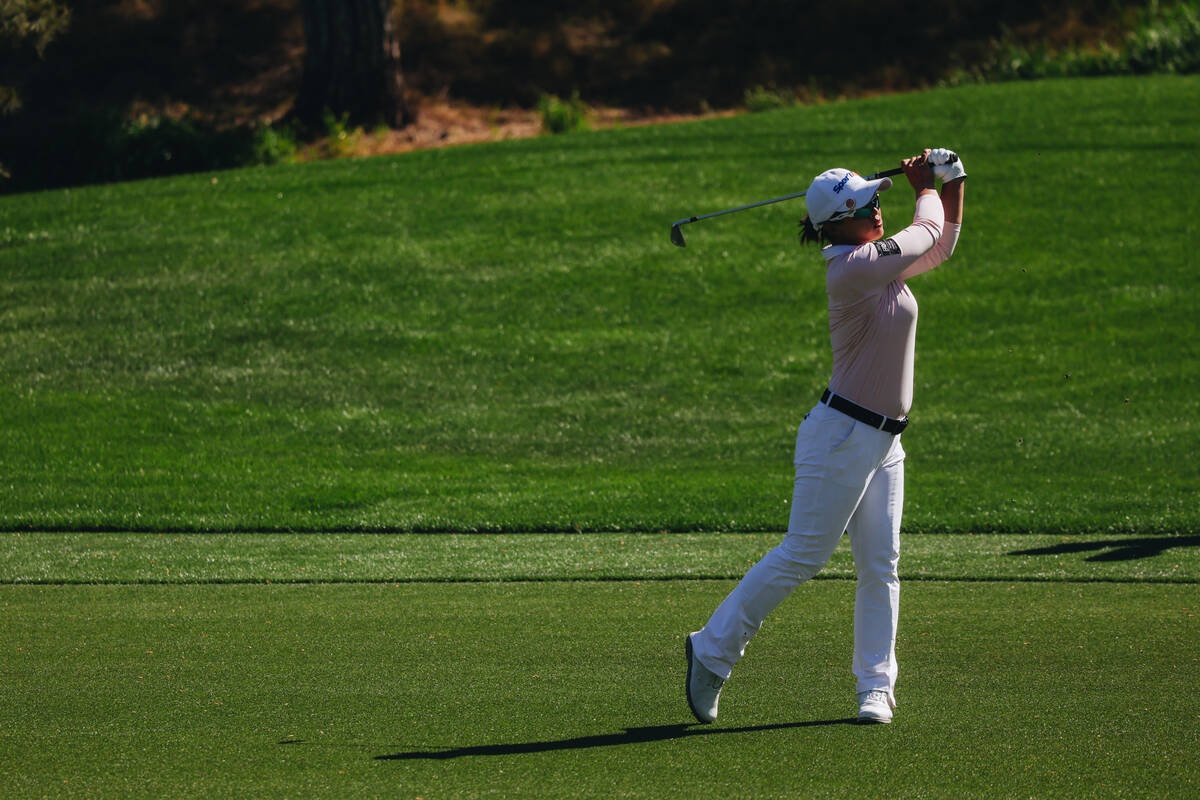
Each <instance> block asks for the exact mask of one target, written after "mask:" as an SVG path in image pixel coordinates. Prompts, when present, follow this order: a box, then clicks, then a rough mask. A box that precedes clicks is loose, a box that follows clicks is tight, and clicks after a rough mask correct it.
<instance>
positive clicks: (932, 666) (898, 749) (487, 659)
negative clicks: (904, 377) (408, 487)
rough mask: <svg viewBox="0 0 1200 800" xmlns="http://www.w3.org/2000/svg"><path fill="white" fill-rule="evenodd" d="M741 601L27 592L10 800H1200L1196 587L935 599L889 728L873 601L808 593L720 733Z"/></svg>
mask: <svg viewBox="0 0 1200 800" xmlns="http://www.w3.org/2000/svg"><path fill="white" fill-rule="evenodd" d="M732 585H733V583H732V582H713V583H696V582H667V583H643V584H640V585H637V584H630V583H620V584H601V583H564V584H495V583H493V584H470V585H467V584H452V585H442V586H432V585H421V586H411V585H409V586H398V587H392V586H269V587H268V586H252V587H251V586H229V587H213V586H161V587H114V586H101V587H82V586H76V587H37V586H4V587H0V612H2V613H3V616H4V621H5V623H4V625H3V626H0V653H3V654H4V682H5V690H4V691H5V702H4V703H0V751H3V752H4V753H5V757H6V769H5V774H4V777H3V785H4V787H5V789H6V794H7V795H9V796H13V797H34V796H55V797H62V798H72V797H88V798H107V797H121V798H141V797H173V796H184V795H186V796H195V797H212V798H221V797H244V796H246V795H248V794H253V795H256V796H272V797H275V796H279V797H282V796H287V797H295V796H308V797H364V798H372V797H396V796H408V797H416V796H421V797H476V796H483V795H487V796H495V797H596V798H601V797H603V798H612V797H646V798H675V797H679V798H685V797H686V798H694V797H697V796H710V795H711V796H722V797H737V798H740V797H746V798H749V797H754V798H772V797H797V796H805V797H848V796H864V795H879V796H884V795H886V796H895V797H963V798H975V797H980V798H984V797H986V798H994V797H1089V798H1090V797H1097V796H1104V797H1191V796H1194V795H1195V792H1196V789H1197V786H1198V785H1200V767H1197V764H1196V760H1195V753H1196V751H1197V748H1198V747H1200V717H1198V715H1197V710H1196V708H1195V706H1194V704H1189V703H1187V702H1181V699H1180V698H1187V697H1190V696H1191V694H1192V691H1193V689H1194V686H1195V680H1196V675H1197V672H1198V670H1200V663H1198V661H1197V655H1198V654H1197V653H1196V650H1195V642H1196V641H1197V637H1200V618H1198V617H1197V615H1196V613H1197V610H1198V609H1197V602H1196V592H1195V589H1194V587H1191V586H1159V585H1153V586H1151V585H1134V586H1129V585H1122V586H1115V585H1111V584H1091V585H1080V584H1017V585H1003V584H965V583H938V582H919V583H914V584H912V585H910V586H908V587H907V588H906V589H905V591H904V595H903V603H904V614H903V616H902V619H901V626H900V633H899V639H898V642H897V652H898V654H899V657H900V663H901V668H900V669H901V672H900V681H899V683H898V686H897V689H898V699H899V702H900V706H899V708H898V710H897V718H896V722H895V723H894V724H892V725H891V726H879V727H873V728H863V727H860V726H856V725H852V724H848V719H849V718H850V717H852V715H853V712H854V695H853V691H854V683H853V678H852V676H851V675H850V669H849V665H850V656H851V650H852V641H851V638H852V627H853V626H852V618H853V612H852V605H853V595H854V591H853V587H852V586H850V585H848V584H847V583H845V582H840V581H839V582H829V581H826V582H817V583H811V584H808V585H805V586H803V587H801V588H800V589H799V590H797V592H796V593H794V594H793V595H792V596H791V597H790V598H789V599H788V600H787V601H786V602H785V604H784V605H783V606H781V608H780V609H779V610H778V611H777V612H776V614H775V615H773V616H772V618H771V619H770V621H769V622H768V624H767V625H765V626H764V628H763V630H762V631H761V633H760V634H759V636H758V637H757V638H756V639H755V640H754V641H753V642H752V643H751V645H750V647H749V648H748V649H747V654H746V657H745V658H744V659H743V660H742V662H741V663H740V664H739V665H738V668H737V670H736V671H735V673H734V677H733V679H732V680H731V681H730V682H729V683H728V684H727V686H726V689H725V694H724V695H723V697H722V707H721V719H720V720H719V722H718V724H717V725H716V726H714V727H705V728H701V727H700V726H696V725H694V724H692V720H691V717H690V714H689V713H688V711H687V708H686V706H685V704H684V700H683V696H682V695H683V692H682V680H683V667H684V664H683V657H682V637H683V635H684V634H685V633H686V632H687V631H688V630H692V629H695V628H698V627H699V626H700V625H701V624H702V623H703V621H704V620H705V619H706V618H707V615H708V614H709V613H710V612H711V610H712V608H713V607H714V606H715V604H716V603H717V602H719V600H720V599H721V598H722V597H723V596H724V595H725V593H726V592H728V590H729V589H730V588H732Z"/></svg>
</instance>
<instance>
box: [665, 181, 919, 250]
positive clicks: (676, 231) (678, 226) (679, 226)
mask: <svg viewBox="0 0 1200 800" xmlns="http://www.w3.org/2000/svg"><path fill="white" fill-rule="evenodd" d="M902 172H904V170H903V169H901V168H900V167H896V168H895V169H887V170H884V171H883V172H876V173H875V174H874V175H868V176H867V177H866V179H867V180H869V181H873V180H877V179H879V178H886V177H890V176H892V175H899V174H900V173H902ZM806 194H808V191H807V190H805V191H803V192H796V193H795V194H785V195H784V196H783V197H776V198H774V199H772V200H762V201H760V202H758V203H751V204H750V205H748V206H738V207H737V208H727V209H725V210H724V211H714V212H713V213H711V214H703V215H701V216H699V217H687V218H685V219H681V220H678V221H676V222H673V223H671V244H673V245H676V246H677V247H687V242H685V241H684V240H683V226H684V225H687V224H688V223H689V222H699V221H700V220H702V219H708V218H709V217H719V216H721V215H722V214H732V213H733V212H735V211H745V210H746V209H748V208H758V207H759V206H767V205H770V204H771V203H780V202H782V201H784V200H792V199H794V198H797V197H804V195H806Z"/></svg>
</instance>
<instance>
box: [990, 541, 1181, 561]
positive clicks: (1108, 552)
mask: <svg viewBox="0 0 1200 800" xmlns="http://www.w3.org/2000/svg"><path fill="white" fill-rule="evenodd" d="M1175 547H1200V536H1147V537H1143V538H1139V539H1116V540H1114V539H1106V540H1102V541H1093V542H1059V543H1058V544H1055V545H1051V546H1049V547H1034V548H1031V549H1029V550H1014V551H1013V552H1011V553H1009V555H1010V556H1053V555H1062V554H1065V553H1087V552H1091V551H1093V550H1095V551H1099V552H1097V553H1096V554H1095V555H1092V556H1088V557H1087V558H1085V559H1084V560H1085V561H1133V560H1134V559H1138V558H1153V557H1154V556H1157V555H1160V554H1162V553H1164V552H1166V551H1167V550H1170V549H1172V548H1175Z"/></svg>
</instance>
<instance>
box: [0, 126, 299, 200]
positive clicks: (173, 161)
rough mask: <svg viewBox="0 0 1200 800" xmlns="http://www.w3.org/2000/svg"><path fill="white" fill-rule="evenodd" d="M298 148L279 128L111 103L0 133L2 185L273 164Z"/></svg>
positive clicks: (24, 187) (25, 187)
mask: <svg viewBox="0 0 1200 800" xmlns="http://www.w3.org/2000/svg"><path fill="white" fill-rule="evenodd" d="M296 149H297V144H296V137H295V134H294V133H293V132H292V131H291V130H290V129H289V128H284V127H271V126H262V127H252V126H241V127H237V128H228V129H219V128H214V127H212V126H210V125H207V124H205V123H202V122H199V121H196V120H193V119H188V118H186V117H184V118H182V119H175V118H172V117H142V118H139V119H135V120H126V119H123V118H122V117H121V115H120V114H118V113H116V112H115V111H111V110H106V111H91V112H83V113H80V114H78V115H76V116H74V117H72V118H70V119H63V120H58V121H57V122H56V123H54V124H47V125H45V126H44V127H43V128H40V129H36V130H32V131H29V130H26V131H25V132H24V133H23V135H21V134H13V133H11V132H5V135H0V162H3V163H5V164H7V165H8V166H9V170H8V171H9V172H10V173H11V175H10V179H9V180H7V181H3V182H0V192H21V191H29V190H33V189H48V188H54V187H59V186H74V185H79V184H87V183H108V182H111V181H123V180H136V179H139V178H153V177H159V176H164V175H177V174H181V173H186V172H204V171H207V170H217V169H232V168H234V167H242V166H251V165H255V164H274V163H277V162H280V161H287V160H290V159H291V158H292V157H294V155H295V153H296Z"/></svg>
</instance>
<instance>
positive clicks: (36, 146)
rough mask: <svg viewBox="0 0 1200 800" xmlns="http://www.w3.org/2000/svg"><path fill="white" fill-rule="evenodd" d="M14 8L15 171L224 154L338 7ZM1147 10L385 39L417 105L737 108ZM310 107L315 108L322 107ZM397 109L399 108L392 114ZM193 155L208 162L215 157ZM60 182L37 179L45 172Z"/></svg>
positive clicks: (760, 1)
mask: <svg viewBox="0 0 1200 800" xmlns="http://www.w3.org/2000/svg"><path fill="white" fill-rule="evenodd" d="M13 1H14V2H17V1H18V0H13ZM19 1H20V2H24V3H26V4H29V3H36V2H57V3H58V4H60V5H63V6H65V7H67V8H69V10H70V15H71V18H70V23H69V25H68V26H67V27H66V29H65V30H64V31H63V32H62V33H60V34H59V35H58V36H57V38H55V39H54V40H53V41H52V42H51V43H50V44H49V45H48V46H46V47H45V48H44V50H43V51H42V52H41V53H37V52H35V51H34V48H32V47H31V46H29V45H28V43H25V44H20V43H18V44H13V43H12V42H7V43H6V42H4V41H2V40H0V85H3V86H5V87H11V88H13V89H15V91H16V93H17V95H18V96H19V97H20V103H21V106H20V108H19V109H18V110H16V111H14V112H11V113H9V114H7V115H5V116H3V117H0V162H3V163H4V164H6V165H7V166H8V168H9V169H10V170H11V171H12V172H13V173H14V176H17V175H19V174H20V173H22V172H23V170H22V164H21V163H20V162H21V161H22V160H25V161H28V160H30V159H39V158H40V159H45V158H48V157H50V156H48V154H47V149H48V148H51V145H50V144H48V143H49V142H52V143H53V147H52V148H51V149H56V150H57V151H59V152H67V151H71V150H88V149H92V150H95V149H97V148H99V149H103V148H105V147H116V145H115V144H113V140H114V139H115V138H116V137H118V136H119V135H123V134H121V126H122V125H125V124H126V123H127V122H128V121H129V120H131V119H136V118H139V117H140V118H143V119H145V118H156V119H160V118H161V119H167V120H179V119H181V118H182V119H187V120H190V123H189V124H195V125H199V124H203V125H206V126H211V128H210V131H211V133H212V137H210V138H213V139H214V141H217V144H215V145H214V147H217V148H221V147H225V148H230V147H233V145H230V144H229V143H228V142H226V143H225V144H221V143H220V141H219V139H220V133H221V131H223V130H229V129H231V128H233V127H235V126H243V128H245V127H246V126H261V125H263V124H265V123H268V122H276V121H279V120H281V119H283V120H287V119H289V114H290V118H295V117H296V116H297V110H298V109H299V110H305V108H306V104H305V103H301V102H298V97H300V95H301V94H302V88H303V87H305V86H306V85H312V84H311V77H312V76H311V74H310V75H309V76H308V77H307V79H306V75H305V68H304V62H305V54H306V51H309V50H310V49H311V48H309V47H308V44H309V42H308V41H307V39H306V34H308V35H311V31H306V25H305V19H306V18H305V13H304V12H305V11H306V10H307V11H309V12H310V14H311V9H312V8H313V7H314V6H320V5H322V4H324V5H326V6H330V5H336V4H337V3H338V2H349V0H325V2H324V3H321V2H317V0H19ZM378 1H379V2H383V3H384V4H386V0H378ZM5 2H8V0H0V6H2V5H3V3H5ZM365 3H366V0H354V3H353V4H354V5H363V4H365ZM1148 4H1150V3H1147V2H1119V1H1118V0H1057V1H1055V2H1050V1H1049V0H1033V1H1032V2H1031V1H1030V0H928V2H925V3H922V4H920V5H918V6H913V5H912V4H910V3H907V2H899V0H840V1H839V2H837V3H797V2H788V0H575V2H551V0H395V2H394V4H393V11H394V13H393V16H392V19H391V23H392V24H391V28H390V30H389V32H388V35H389V36H393V37H394V42H393V45H397V44H398V49H399V64H400V65H401V73H402V76H401V77H400V81H401V83H402V85H403V89H404V94H405V95H406V97H407V102H408V106H410V107H411V109H412V110H413V112H414V113H415V112H416V110H417V109H418V108H419V105H420V102H421V101H422V99H426V98H451V99H454V100H460V101H466V102H469V103H474V104H480V105H487V106H520V107H526V108H529V107H533V106H534V105H535V104H536V103H537V101H538V99H539V97H541V96H542V95H544V94H556V95H559V96H567V95H570V94H572V93H575V92H578V93H579V95H580V97H581V98H582V100H583V101H584V102H586V103H589V104H592V105H607V106H619V107H624V108H629V109H634V110H638V111H643V110H646V111H651V110H652V111H683V112H693V111H702V110H707V109H722V108H729V107H733V106H737V105H739V104H741V103H742V101H743V99H744V97H745V94H746V92H747V90H750V89H752V88H755V87H767V88H769V89H771V90H775V91H780V92H785V93H789V94H791V95H794V96H795V97H797V98H799V99H801V100H804V99H813V98H817V97H837V96H843V95H854V94H859V93H865V92H875V91H894V90H904V89H911V88H917V87H921V86H927V85H931V84H934V83H936V82H938V81H939V80H940V79H942V78H943V77H944V76H946V75H947V74H950V73H953V72H955V71H957V72H958V73H959V74H962V72H963V71H964V70H965V71H970V69H971V67H972V64H974V63H976V62H978V61H979V60H980V59H983V58H986V57H987V54H988V53H989V52H991V53H993V54H994V52H995V49H996V43H997V42H998V41H1018V42H1039V43H1045V44H1048V45H1051V46H1068V45H1080V44H1087V43H1089V42H1095V41H1097V40H1098V39H1100V38H1102V37H1112V36H1119V32H1121V31H1123V30H1125V29H1127V28H1128V27H1129V26H1130V24H1131V21H1132V20H1133V19H1135V18H1136V17H1137V15H1138V14H1139V12H1140V11H1141V10H1142V9H1143V8H1144V7H1145V6H1146V5H1148ZM310 21H311V20H310ZM388 57H389V58H391V56H388ZM318 105H319V103H318ZM307 106H309V107H308V108H307V111H306V113H307V116H308V118H309V119H310V120H311V118H312V117H313V116H314V115H315V113H316V110H317V109H316V108H315V107H314V106H313V104H312V103H308V104H307ZM332 110H333V111H335V112H336V111H339V110H338V109H332ZM356 113H357V112H356ZM408 118H411V115H410V114H409V112H408V110H407V108H406V109H403V113H398V114H393V115H392V117H391V119H390V124H392V125H398V124H402V122H403V120H404V119H408ZM350 121H351V122H353V123H357V124H364V125H368V124H378V122H379V120H375V121H372V120H369V119H356V118H353V117H352V118H351V120H350ZM383 122H384V123H385V124H387V123H388V122H389V120H387V119H385V120H383ZM184 133H186V132H183V133H181V132H179V131H176V132H175V134H173V135H177V137H184ZM188 135H190V134H188ZM231 141H233V140H231ZM237 141H243V140H237ZM235 149H236V148H235ZM183 150H184V148H182V147H181V146H176V148H175V156H176V157H177V158H182V157H183ZM205 158H207V159H208V160H207V161H205ZM109 160H110V161H111V160H112V159H109ZM196 160H197V164H198V165H199V166H200V167H209V166H220V165H221V162H220V160H219V159H217V160H214V159H213V158H212V157H211V154H210V155H209V156H204V155H197V156H196ZM236 161H237V159H236V158H233V159H232V162H231V163H234V162H236ZM180 166H183V165H180ZM63 169H64V170H66V167H64V168H63ZM26 171H27V170H26ZM60 171H61V170H60ZM128 172H129V176H133V175H134V174H135V173H136V172H137V170H136V169H135V168H134V167H130V169H129V171H128ZM119 177H122V175H114V174H98V175H95V176H88V175H83V176H81V178H82V179H84V180H86V179H89V178H93V179H113V178H119ZM64 181H69V178H64V177H63V176H50V175H49V174H47V177H45V179H44V181H43V183H47V184H54V183H62V182H64Z"/></svg>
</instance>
